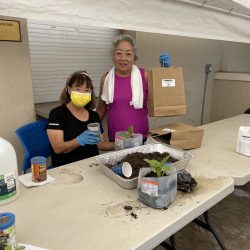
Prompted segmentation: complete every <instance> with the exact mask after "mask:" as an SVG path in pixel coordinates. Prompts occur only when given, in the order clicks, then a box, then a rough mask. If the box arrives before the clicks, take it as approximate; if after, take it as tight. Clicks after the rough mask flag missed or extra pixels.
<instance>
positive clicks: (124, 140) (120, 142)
mask: <svg viewBox="0 0 250 250" xmlns="http://www.w3.org/2000/svg"><path fill="white" fill-rule="evenodd" d="M126 133H127V132H126V131H118V132H116V133H115V149H116V150H121V149H127V148H133V147H138V146H141V145H142V142H143V136H142V134H135V133H133V134H132V135H131V137H125V136H124V134H126Z"/></svg>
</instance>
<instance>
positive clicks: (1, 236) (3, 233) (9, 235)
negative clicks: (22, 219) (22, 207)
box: [0, 213, 17, 250]
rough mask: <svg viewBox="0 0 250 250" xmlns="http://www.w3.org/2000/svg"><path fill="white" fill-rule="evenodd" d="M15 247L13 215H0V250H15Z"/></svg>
mask: <svg viewBox="0 0 250 250" xmlns="http://www.w3.org/2000/svg"><path fill="white" fill-rule="evenodd" d="M16 247H17V243H16V230H15V215H14V214H13V213H0V249H8V250H15V249H16Z"/></svg>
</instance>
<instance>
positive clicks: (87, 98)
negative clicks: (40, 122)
mask: <svg viewBox="0 0 250 250" xmlns="http://www.w3.org/2000/svg"><path fill="white" fill-rule="evenodd" d="M60 101H61V104H62V105H61V106H59V107H56V108H54V109H52V110H51V111H50V114H49V123H48V125H47V133H48V137H49V140H50V144H51V147H52V150H51V151H52V152H51V159H52V165H53V167H58V166H61V165H65V164H68V163H71V162H74V161H79V160H82V159H85V158H88V157H91V156H95V155H98V154H99V151H98V149H101V150H113V149H114V143H111V142H104V140H103V136H102V135H101V136H99V135H97V133H95V132H91V131H88V129H87V125H88V124H89V123H93V122H97V123H99V124H100V130H101V131H100V134H102V133H103V128H102V126H101V121H100V118H99V116H98V113H96V112H95V111H93V110H92V108H93V107H94V91H93V85H92V80H91V79H90V77H89V75H88V73H87V72H86V71H77V72H74V73H72V74H71V75H70V76H69V77H68V79H67V82H66V86H65V87H64V89H63V91H62V93H61V97H60Z"/></svg>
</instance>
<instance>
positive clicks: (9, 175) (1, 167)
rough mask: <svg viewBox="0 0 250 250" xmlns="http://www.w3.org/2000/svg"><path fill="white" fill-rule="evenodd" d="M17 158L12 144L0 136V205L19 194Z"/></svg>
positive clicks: (10, 200) (12, 199)
mask: <svg viewBox="0 0 250 250" xmlns="http://www.w3.org/2000/svg"><path fill="white" fill-rule="evenodd" d="M17 177H18V170H17V158H16V152H15V150H14V148H13V146H12V145H11V144H10V143H9V142H8V141H6V140H4V139H3V138H1V137H0V205H3V204H6V203H9V202H12V201H14V200H15V199H16V198H17V197H18V195H19V192H20V190H19V182H18V178H17Z"/></svg>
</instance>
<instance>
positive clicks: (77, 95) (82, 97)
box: [70, 91, 91, 108]
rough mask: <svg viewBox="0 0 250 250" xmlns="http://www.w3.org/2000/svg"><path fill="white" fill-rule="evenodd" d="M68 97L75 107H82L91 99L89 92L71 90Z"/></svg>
mask: <svg viewBox="0 0 250 250" xmlns="http://www.w3.org/2000/svg"><path fill="white" fill-rule="evenodd" d="M70 99H71V101H72V103H73V104H74V105H75V106H76V107H78V108H83V107H84V106H86V105H87V104H88V103H89V102H90V101H91V93H81V92H77V91H72V92H71V95H70Z"/></svg>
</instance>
